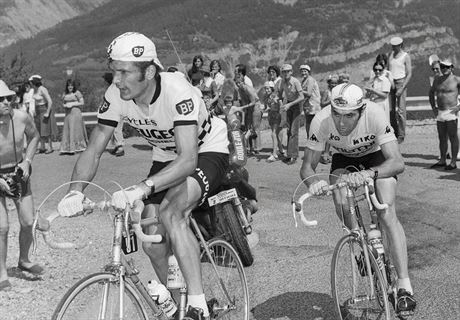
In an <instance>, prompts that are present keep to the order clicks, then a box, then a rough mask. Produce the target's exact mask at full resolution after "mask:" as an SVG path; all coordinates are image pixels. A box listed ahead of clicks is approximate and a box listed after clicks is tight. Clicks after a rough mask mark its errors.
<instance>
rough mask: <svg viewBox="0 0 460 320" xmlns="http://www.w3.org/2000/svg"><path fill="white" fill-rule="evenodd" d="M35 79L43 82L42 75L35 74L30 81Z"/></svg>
mask: <svg viewBox="0 0 460 320" xmlns="http://www.w3.org/2000/svg"><path fill="white" fill-rule="evenodd" d="M33 79H38V80H41V79H42V77H41V76H40V75H38V74H34V75H32V76H30V78H29V81H32V80H33Z"/></svg>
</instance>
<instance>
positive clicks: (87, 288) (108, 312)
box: [52, 272, 149, 320]
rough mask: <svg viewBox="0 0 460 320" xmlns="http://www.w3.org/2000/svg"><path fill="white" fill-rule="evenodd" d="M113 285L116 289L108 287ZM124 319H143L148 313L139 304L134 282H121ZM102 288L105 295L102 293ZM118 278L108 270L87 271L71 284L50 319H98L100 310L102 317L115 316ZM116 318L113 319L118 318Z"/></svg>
mask: <svg viewBox="0 0 460 320" xmlns="http://www.w3.org/2000/svg"><path fill="white" fill-rule="evenodd" d="M112 286H114V287H115V288H116V290H112V291H111V290H110V289H111V288H110V287H112ZM124 286H125V295H124V304H123V305H124V318H125V319H133V320H138V319H139V320H141V319H142V320H147V319H149V317H148V312H147V311H146V309H145V308H144V307H143V305H142V302H141V298H140V296H139V294H138V293H137V291H136V289H135V288H134V285H132V284H131V283H130V282H129V281H126V280H125V281H124ZM105 291H106V293H107V294H106V297H104V292H105ZM118 295H119V278H118V277H117V276H116V275H114V274H112V273H108V272H100V273H94V274H91V275H89V276H87V277H85V278H83V279H81V280H80V281H78V282H77V283H76V284H74V285H73V286H72V287H71V288H70V289H69V290H68V291H67V292H66V294H65V295H64V297H63V298H62V299H61V301H60V302H59V304H58V306H57V307H56V310H55V311H54V314H53V317H52V320H70V319H71V320H80V319H81V320H83V319H100V318H101V313H102V311H103V310H101V309H104V307H103V303H102V302H105V303H106V304H105V312H103V314H104V316H105V318H103V319H115V318H116V317H118V318H120V317H119V301H118ZM118 318H116V319H118Z"/></svg>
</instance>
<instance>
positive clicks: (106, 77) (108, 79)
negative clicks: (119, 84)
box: [102, 72, 113, 84]
mask: <svg viewBox="0 0 460 320" xmlns="http://www.w3.org/2000/svg"><path fill="white" fill-rule="evenodd" d="M102 78H103V79H104V80H105V81H106V82H107V83H108V84H112V81H113V74H112V72H105V73H104V75H103V76H102Z"/></svg>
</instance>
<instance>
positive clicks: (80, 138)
mask: <svg viewBox="0 0 460 320" xmlns="http://www.w3.org/2000/svg"><path fill="white" fill-rule="evenodd" d="M62 101H63V106H64V110H65V118H64V127H63V128H62V140H61V149H60V154H61V155H64V154H68V155H73V154H75V153H76V152H82V151H84V150H85V149H86V146H87V144H88V137H87V135H86V127H85V123H84V122H83V118H82V115H81V110H80V108H81V107H82V106H83V105H84V104H85V100H84V99H83V95H82V94H81V92H80V91H79V90H78V88H77V87H76V85H75V81H73V80H71V79H68V80H67V82H66V86H65V91H64V94H63V95H62Z"/></svg>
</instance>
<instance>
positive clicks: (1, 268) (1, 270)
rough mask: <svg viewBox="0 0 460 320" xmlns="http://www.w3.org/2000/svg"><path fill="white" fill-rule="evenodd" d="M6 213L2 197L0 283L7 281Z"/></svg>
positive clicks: (0, 211) (0, 199)
mask: <svg viewBox="0 0 460 320" xmlns="http://www.w3.org/2000/svg"><path fill="white" fill-rule="evenodd" d="M8 231H9V223H8V212H7V209H6V201H5V198H4V197H0V282H1V281H4V280H7V279H8V273H7V269H6V254H7V250H8Z"/></svg>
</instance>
